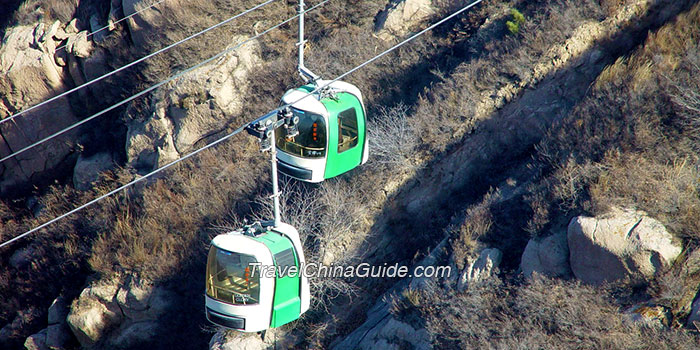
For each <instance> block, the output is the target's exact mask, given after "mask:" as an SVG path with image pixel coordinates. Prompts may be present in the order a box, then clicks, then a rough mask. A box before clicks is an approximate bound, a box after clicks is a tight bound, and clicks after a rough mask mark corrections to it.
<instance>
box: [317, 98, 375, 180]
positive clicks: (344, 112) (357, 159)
mask: <svg viewBox="0 0 700 350" xmlns="http://www.w3.org/2000/svg"><path fill="white" fill-rule="evenodd" d="M322 102H323V104H324V106H325V107H326V109H327V110H328V114H329V115H330V117H329V121H328V124H329V128H328V129H329V130H328V150H327V155H328V158H327V160H326V171H325V174H324V178H326V179H330V178H332V177H334V176H337V175H340V174H342V173H344V172H346V171H349V170H351V169H353V168H355V167H356V166H358V165H360V163H361V162H362V151H363V149H362V148H363V147H364V143H365V142H364V141H365V140H364V139H365V115H364V110H363V109H362V104H360V101H359V100H358V99H357V97H355V96H354V95H353V94H350V93H347V92H343V93H339V94H338V95H337V96H336V98H335V99H329V98H326V99H324V100H323V101H322Z"/></svg>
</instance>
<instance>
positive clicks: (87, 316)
mask: <svg viewBox="0 0 700 350" xmlns="http://www.w3.org/2000/svg"><path fill="white" fill-rule="evenodd" d="M171 297H172V296H171V292H169V291H168V290H166V289H163V288H159V287H156V286H154V285H153V284H152V283H150V282H148V281H144V280H141V279H139V278H136V277H134V276H125V277H122V278H120V277H115V278H113V279H111V280H101V281H99V282H98V283H96V284H93V285H91V286H89V287H87V288H85V289H84V290H83V291H82V292H81V293H80V297H79V298H78V299H77V300H75V301H74V302H73V306H72V307H71V310H70V314H69V315H68V324H69V326H70V329H71V330H72V331H73V334H75V336H76V337H77V338H78V341H79V342H80V344H81V345H82V346H83V348H94V347H107V348H116V349H126V348H131V347H133V346H135V345H137V344H139V343H141V342H143V341H147V340H150V339H151V338H152V337H153V336H154V335H155V331H156V329H157V327H158V319H159V317H160V316H161V315H162V314H163V313H164V312H165V311H166V309H167V307H168V306H169V300H171Z"/></svg>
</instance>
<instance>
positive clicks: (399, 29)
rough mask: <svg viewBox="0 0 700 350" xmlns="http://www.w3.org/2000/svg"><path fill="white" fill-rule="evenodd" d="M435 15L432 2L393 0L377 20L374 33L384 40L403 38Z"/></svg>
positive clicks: (429, 0)
mask: <svg viewBox="0 0 700 350" xmlns="http://www.w3.org/2000/svg"><path fill="white" fill-rule="evenodd" d="M434 14H435V7H433V1H432V0H392V1H391V2H390V3H389V4H388V5H387V7H386V9H384V11H381V12H379V14H378V15H377V17H376V18H375V23H374V25H375V26H374V31H375V32H376V33H377V36H378V37H380V38H381V39H384V40H389V39H393V38H402V37H404V36H406V35H407V34H408V33H409V32H410V31H411V30H413V29H415V28H416V27H417V26H418V25H420V24H422V23H423V22H424V21H425V20H427V19H428V18H430V16H432V15H434Z"/></svg>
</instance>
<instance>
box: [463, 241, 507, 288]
mask: <svg viewBox="0 0 700 350" xmlns="http://www.w3.org/2000/svg"><path fill="white" fill-rule="evenodd" d="M501 258H503V253H501V251H500V250H498V249H496V248H487V249H484V250H482V251H481V253H479V257H478V258H477V259H476V260H474V261H473V262H470V263H469V264H468V265H467V267H466V268H465V269H464V271H463V272H462V275H461V277H460V279H459V281H458V282H457V289H458V290H459V291H464V290H466V289H467V288H468V287H469V285H470V284H472V283H478V282H481V281H484V280H486V279H488V278H491V277H492V276H494V275H495V274H496V273H497V271H498V266H499V265H500V264H501Z"/></svg>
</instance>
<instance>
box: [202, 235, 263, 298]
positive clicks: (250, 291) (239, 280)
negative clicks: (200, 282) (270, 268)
mask: <svg viewBox="0 0 700 350" xmlns="http://www.w3.org/2000/svg"><path fill="white" fill-rule="evenodd" d="M256 262H257V260H256V259H255V257H253V256H252V255H246V254H240V253H234V252H229V251H227V250H223V249H220V248H218V247H215V246H212V247H211V249H210V250H209V257H208V259H207V281H206V287H207V295H208V296H210V297H212V298H214V299H216V300H219V301H222V302H225V303H229V304H236V305H248V304H257V303H258V302H259V299H260V274H259V273H257V272H258V271H255V272H256V273H253V267H254V265H251V264H253V263H256Z"/></svg>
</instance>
